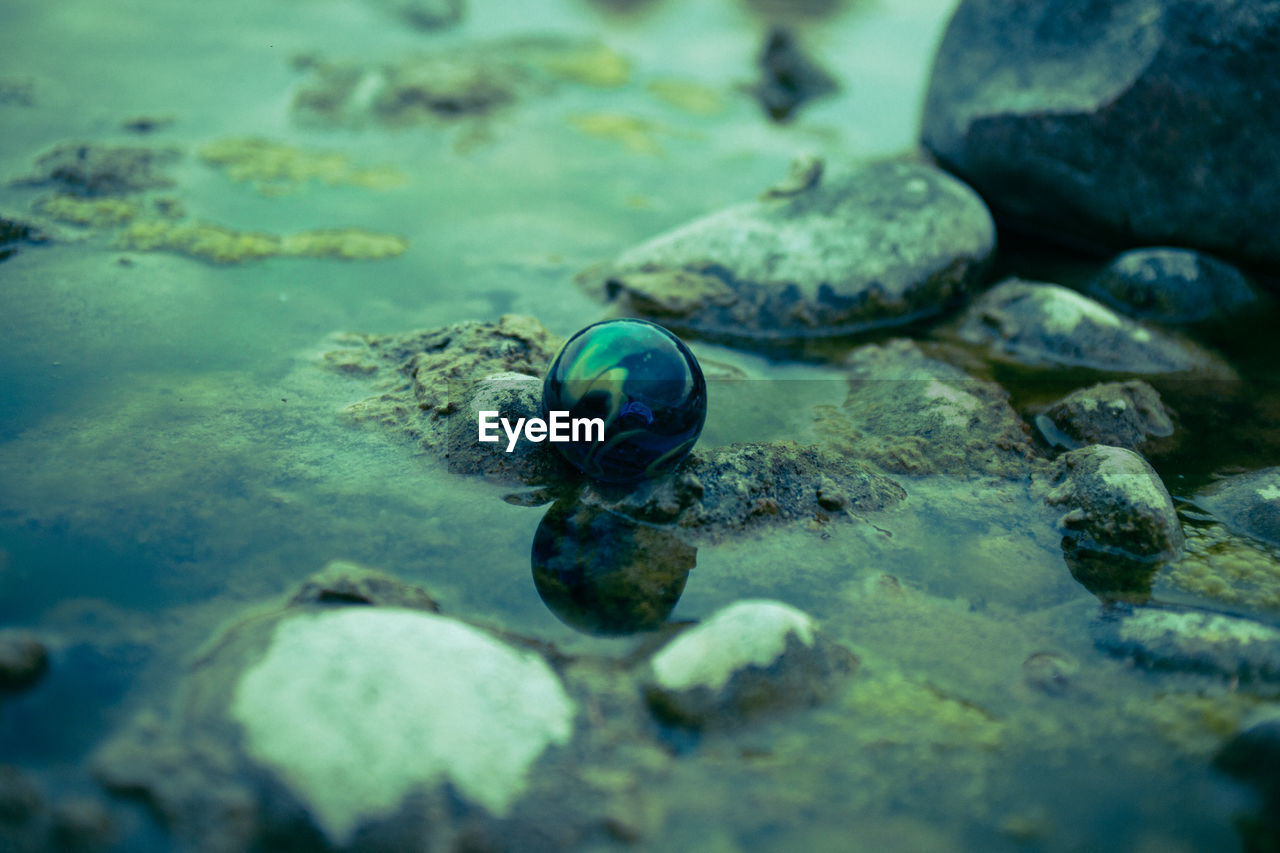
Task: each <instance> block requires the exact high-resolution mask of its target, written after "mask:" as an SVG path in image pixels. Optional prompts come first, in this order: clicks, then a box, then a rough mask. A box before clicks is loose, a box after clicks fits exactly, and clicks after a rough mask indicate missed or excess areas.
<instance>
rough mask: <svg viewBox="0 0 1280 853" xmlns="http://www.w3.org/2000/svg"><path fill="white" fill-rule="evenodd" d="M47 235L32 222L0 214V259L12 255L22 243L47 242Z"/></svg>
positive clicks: (2, 259)
mask: <svg viewBox="0 0 1280 853" xmlns="http://www.w3.org/2000/svg"><path fill="white" fill-rule="evenodd" d="M49 239H50V238H49V235H48V234H46V233H45V231H44V229H42V228H41V227H40V226H38V225H36V224H35V223H32V222H26V221H24V220H22V219H18V218H16V217H15V218H10V217H8V216H4V215H0V261H4V260H6V259H8V258H10V257H12V256H13V255H14V254H15V253H16V252H17V251H18V245H19V244H22V243H27V244H37V243H47V242H48V241H49Z"/></svg>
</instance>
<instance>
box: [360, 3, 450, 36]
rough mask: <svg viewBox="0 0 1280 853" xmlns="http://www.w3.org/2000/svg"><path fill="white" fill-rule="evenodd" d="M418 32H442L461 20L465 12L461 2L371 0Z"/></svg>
mask: <svg viewBox="0 0 1280 853" xmlns="http://www.w3.org/2000/svg"><path fill="white" fill-rule="evenodd" d="M371 2H372V3H373V4H374V5H375V6H379V7H381V8H382V9H384V10H386V11H387V12H389V13H391V14H393V15H395V16H396V17H398V18H400V19H401V20H403V21H404V22H405V23H407V24H409V25H410V26H412V27H414V28H416V29H419V30H427V31H433V30H443V29H448V28H449V27H452V26H454V25H455V24H457V23H458V22H459V21H461V20H462V16H463V13H464V12H465V11H466V4H465V3H464V2H463V0H371Z"/></svg>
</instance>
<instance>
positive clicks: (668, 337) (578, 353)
mask: <svg viewBox="0 0 1280 853" xmlns="http://www.w3.org/2000/svg"><path fill="white" fill-rule="evenodd" d="M542 404H543V412H544V414H546V413H548V412H552V411H568V412H569V414H570V417H572V418H601V419H603V420H604V440H603V441H577V442H573V441H570V442H556V444H555V445H554V446H555V447H556V448H557V449H558V450H559V451H560V452H561V453H562V454H563V455H564V457H565V458H566V459H568V460H569V461H570V462H572V463H573V464H574V465H576V466H577V467H578V468H579V469H581V470H582V471H583V472H584V473H585V474H586V475H587V476H588V477H591V478H592V479H595V480H601V481H604V482H610V483H628V482H636V481H639V480H643V479H646V478H653V477H660V476H662V475H663V474H666V473H668V472H670V471H671V470H673V469H674V468H675V467H676V466H677V465H679V464H680V461H681V460H683V459H684V457H685V456H687V455H688V453H689V451H690V450H692V449H693V445H694V443H695V442H696V441H697V440H698V435H699V434H700V433H701V432H702V424H703V422H704V421H705V420H706V417H707V383H706V380H705V379H704V378H703V376H702V368H701V367H699V366H698V361H697V359H695V358H694V357H693V353H691V352H690V351H689V348H688V347H687V346H685V345H684V342H682V341H681V340H680V339H679V338H677V337H676V336H675V335H673V334H672V333H671V332H669V331H667V330H666V329H664V328H662V327H661V326H659V325H658V324H656V323H650V322H649V321H647V320H634V319H623V320H606V321H604V322H603V323H596V324H595V325H592V326H587V327H586V328H585V329H582V330H581V331H579V332H578V333H577V334H575V335H574V336H573V337H571V338H569V340H568V341H566V342H565V345H564V347H562V348H561V350H560V354H559V355H557V356H556V359H555V361H554V362H552V364H551V370H550V371H549V372H548V373H547V378H546V381H545V382H544V383H543V387H542Z"/></svg>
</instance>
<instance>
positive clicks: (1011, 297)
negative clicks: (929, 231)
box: [960, 279, 1223, 373]
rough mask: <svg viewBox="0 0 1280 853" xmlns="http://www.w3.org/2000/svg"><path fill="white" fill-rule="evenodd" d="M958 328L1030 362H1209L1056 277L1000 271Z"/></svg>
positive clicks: (1111, 365) (1154, 366) (1127, 365)
mask: <svg viewBox="0 0 1280 853" xmlns="http://www.w3.org/2000/svg"><path fill="white" fill-rule="evenodd" d="M960 335H961V337H963V338H964V339H965V340H966V341H968V342H969V343H973V344H986V345H988V346H989V347H990V349H991V352H992V353H993V354H994V355H997V356H1002V357H1006V358H1009V359H1012V360H1014V361H1017V362H1020V363H1023V364H1028V365H1033V366H1038V365H1054V366H1068V367H1088V368H1093V369H1095V370H1109V371H1117V372H1127V373H1173V372H1182V371H1197V370H1209V369H1216V370H1219V371H1220V370H1222V369H1223V368H1222V367H1221V366H1219V365H1218V364H1217V363H1216V362H1215V361H1214V359H1213V358H1212V357H1211V356H1210V355H1209V354H1208V353H1206V352H1204V351H1203V350H1201V349H1199V348H1198V347H1196V346H1195V345H1194V344H1192V343H1190V342H1189V341H1182V340H1178V339H1176V338H1173V337H1170V336H1169V335H1167V334H1165V333H1163V332H1159V331H1156V330H1154V329H1147V328H1144V327H1142V326H1139V325H1138V324H1137V323H1135V322H1133V321H1132V320H1130V319H1128V318H1125V317H1121V316H1120V315H1119V314H1116V313H1115V312H1114V311H1112V310H1111V309H1110V308H1107V307H1106V306H1104V305H1101V304H1099V303H1097V302H1094V301H1093V300H1092V299H1090V298H1089V297H1087V296H1081V295H1080V294H1079V293H1076V292H1075V291H1074V290H1069V289H1067V288H1065V287H1060V286H1059V285H1056V284H1044V283H1040V282H1031V281H1022V280H1020V279H1007V280H1006V281H1004V282H1001V283H1000V284H998V285H996V286H995V287H993V288H991V289H990V290H989V291H987V292H986V293H984V294H983V295H982V296H980V297H979V298H978V299H977V300H976V301H975V302H974V303H973V305H971V306H970V307H969V310H968V311H967V312H966V314H965V316H964V319H963V322H962V324H961V327H960Z"/></svg>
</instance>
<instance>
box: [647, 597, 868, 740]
mask: <svg viewBox="0 0 1280 853" xmlns="http://www.w3.org/2000/svg"><path fill="white" fill-rule="evenodd" d="M857 665H858V659H857V657H855V656H854V655H853V653H851V652H849V651H848V650H847V649H844V648H842V647H840V646H837V645H835V644H834V643H832V642H831V641H830V640H828V639H826V638H825V637H824V636H823V635H822V634H821V633H820V632H819V631H818V629H817V626H816V625H814V623H813V620H812V619H811V618H810V617H809V616H808V615H807V614H805V613H803V612H802V611H799V610H797V609H795V608H794V607H789V606H787V605H785V604H782V603H780V602H776V601H755V600H750V601H740V602H737V603H735V604H731V605H729V606H728V607H726V608H724V609H723V610H719V611H717V612H716V613H714V614H712V615H711V616H709V617H707V619H706V620H705V621H703V622H702V623H700V624H699V625H697V626H695V627H693V628H689V629H687V630H685V631H684V632H682V633H681V634H679V635H678V636H677V637H676V638H675V639H674V640H672V641H671V642H669V643H667V644H666V645H665V646H663V647H662V648H661V649H659V650H658V651H657V652H656V653H655V654H654V656H653V658H652V659H651V661H650V674H649V676H648V678H647V682H646V686H645V693H646V695H647V696H648V699H649V704H650V706H651V707H652V709H653V712H654V713H655V714H656V715H657V716H658V718H659V719H661V720H663V721H665V722H668V723H672V724H675V725H681V726H690V727H693V728H701V727H707V726H712V727H715V726H726V725H733V724H739V723H741V722H742V721H743V720H745V719H747V718H750V717H752V716H755V715H758V714H761V713H764V712H768V711H778V710H784V709H786V708H795V707H803V706H805V705H810V704H814V703H817V702H819V701H821V700H822V698H823V697H824V696H825V695H826V694H827V693H829V692H830V690H831V688H832V685H833V683H834V682H835V681H837V680H838V679H839V678H841V677H843V676H847V675H850V674H851V673H853V671H854V670H855V669H856V668H857Z"/></svg>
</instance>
